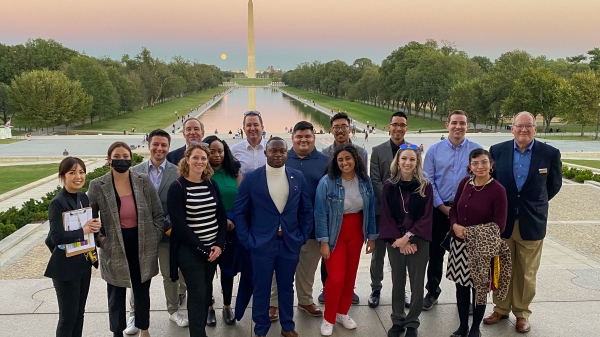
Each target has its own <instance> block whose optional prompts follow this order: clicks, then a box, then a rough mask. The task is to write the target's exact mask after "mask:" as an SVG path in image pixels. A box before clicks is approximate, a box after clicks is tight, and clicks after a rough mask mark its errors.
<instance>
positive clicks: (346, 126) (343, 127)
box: [331, 125, 350, 131]
mask: <svg viewBox="0 0 600 337" xmlns="http://www.w3.org/2000/svg"><path fill="white" fill-rule="evenodd" d="M349 128H350V127H349V126H348V125H336V126H334V127H332V128H331V129H332V130H333V131H340V130H344V131H346V130H348V129H349Z"/></svg>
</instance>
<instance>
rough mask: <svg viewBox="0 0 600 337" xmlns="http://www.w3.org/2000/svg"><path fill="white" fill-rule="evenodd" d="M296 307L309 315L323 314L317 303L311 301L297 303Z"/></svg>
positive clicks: (317, 315)
mask: <svg viewBox="0 0 600 337" xmlns="http://www.w3.org/2000/svg"><path fill="white" fill-rule="evenodd" d="M298 309H300V310H302V311H306V313H308V314H309V315H311V316H315V317H319V316H323V312H322V311H321V309H319V307H317V305H316V304H314V303H311V304H309V305H302V304H298Z"/></svg>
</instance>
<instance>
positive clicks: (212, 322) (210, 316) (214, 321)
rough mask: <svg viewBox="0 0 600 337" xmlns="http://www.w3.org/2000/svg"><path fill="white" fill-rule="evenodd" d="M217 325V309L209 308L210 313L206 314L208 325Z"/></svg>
mask: <svg viewBox="0 0 600 337" xmlns="http://www.w3.org/2000/svg"><path fill="white" fill-rule="evenodd" d="M215 325H217V315H215V309H209V310H208V315H207V316H206V326H215Z"/></svg>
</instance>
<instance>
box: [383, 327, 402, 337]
mask: <svg viewBox="0 0 600 337" xmlns="http://www.w3.org/2000/svg"><path fill="white" fill-rule="evenodd" d="M404 330H406V328H405V327H403V326H400V325H397V324H394V325H393V326H392V328H391V329H389V330H388V333H387V335H388V337H400V334H402V333H403V332H404Z"/></svg>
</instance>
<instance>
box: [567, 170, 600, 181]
mask: <svg viewBox="0 0 600 337" xmlns="http://www.w3.org/2000/svg"><path fill="white" fill-rule="evenodd" d="M562 175H563V177H565V178H567V179H574V180H575V181H576V182H578V183H582V182H584V181H586V180H593V181H597V182H600V174H595V173H594V172H592V171H591V170H580V169H576V168H574V167H571V168H568V167H567V166H563V168H562Z"/></svg>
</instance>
